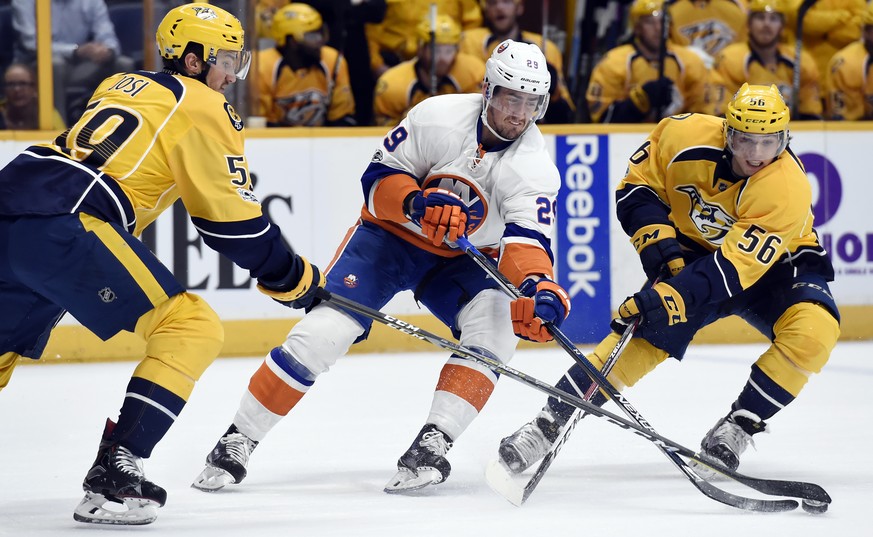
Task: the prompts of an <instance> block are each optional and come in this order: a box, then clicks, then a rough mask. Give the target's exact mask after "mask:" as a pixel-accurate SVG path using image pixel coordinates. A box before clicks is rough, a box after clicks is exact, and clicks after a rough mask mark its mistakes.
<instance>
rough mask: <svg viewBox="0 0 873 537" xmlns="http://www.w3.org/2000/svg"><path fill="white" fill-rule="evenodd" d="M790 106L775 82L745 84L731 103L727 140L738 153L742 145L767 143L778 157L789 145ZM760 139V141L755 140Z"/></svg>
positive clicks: (727, 120)
mask: <svg viewBox="0 0 873 537" xmlns="http://www.w3.org/2000/svg"><path fill="white" fill-rule="evenodd" d="M790 116H791V114H790V112H789V110H788V105H787V104H785V99H783V98H782V94H781V93H779V89H778V88H777V87H776V86H775V85H770V86H754V85H749V84H748V83H745V84H743V86H742V87H741V88H740V90H739V91H738V92H737V93H736V95H734V98H733V99H732V100H731V102H730V103H728V106H727V113H726V114H725V117H726V119H725V143H726V145H727V147H728V149H730V150H731V151H732V152H733V153H734V154H737V153H738V152H740V148H741V147H743V146H745V147H749V146H750V145H760V144H762V143H764V141H765V139H766V140H768V141H767V142H766V143H769V144H770V147H772V153H771V154H770V155H768V157H770V158H776V157H777V156H779V154H780V153H782V151H784V150H785V148H786V147H787V146H788V121H789V119H790ZM753 139H756V140H757V141H754V140H753Z"/></svg>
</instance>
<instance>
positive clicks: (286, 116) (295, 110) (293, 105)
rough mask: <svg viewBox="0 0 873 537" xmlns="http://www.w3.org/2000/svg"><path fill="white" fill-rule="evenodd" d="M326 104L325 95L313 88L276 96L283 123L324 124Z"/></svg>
mask: <svg viewBox="0 0 873 537" xmlns="http://www.w3.org/2000/svg"><path fill="white" fill-rule="evenodd" d="M327 106H328V103H327V96H326V95H325V94H324V93H322V92H320V91H318V90H315V89H308V90H305V91H301V92H299V93H295V94H293V95H288V96H286V97H278V98H276V107H277V108H279V109H281V110H282V112H283V119H282V120H280V123H282V124H283V125H305V126H318V125H324V122H325V120H326V119H327Z"/></svg>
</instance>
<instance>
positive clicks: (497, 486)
mask: <svg viewBox="0 0 873 537" xmlns="http://www.w3.org/2000/svg"><path fill="white" fill-rule="evenodd" d="M513 475H515V474H514V472H512V470H510V469H509V468H507V467H506V465H505V464H504V463H503V461H499V460H492V461H490V462H489V463H488V464H487V465H486V466H485V481H486V482H487V483H488V486H489V487H491V490H493V491H494V492H496V493H497V494H500V495H501V496H503V497H504V498H506V500H507V501H509V503H511V504H512V505H514V506H516V507H521V505H522V504H523V503H524V500H525V498H524V486H522V485H519V483H516V480H515V479H513V477H512V476H513Z"/></svg>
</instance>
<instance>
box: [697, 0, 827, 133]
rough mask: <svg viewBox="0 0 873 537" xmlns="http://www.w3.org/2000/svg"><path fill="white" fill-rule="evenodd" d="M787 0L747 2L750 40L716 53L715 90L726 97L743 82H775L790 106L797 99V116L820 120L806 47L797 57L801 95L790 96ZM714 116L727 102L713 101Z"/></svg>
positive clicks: (811, 62)
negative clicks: (785, 32) (718, 88)
mask: <svg viewBox="0 0 873 537" xmlns="http://www.w3.org/2000/svg"><path fill="white" fill-rule="evenodd" d="M787 1H788V0H751V1H750V2H749V18H748V27H749V40H748V41H747V42H745V43H734V44H733V45H729V46H727V47H725V49H724V50H722V51H721V54H719V55H718V57H717V58H716V61H715V66H714V67H713V70H714V71H716V72H717V73H718V77H717V80H718V82H719V83H720V84H721V86H722V88H723V89H722V90H721V91H716V92H715V93H717V94H720V95H723V96H724V97H725V98H726V99H729V98H730V97H731V96H732V95H733V94H734V93H735V92H736V91H737V90H738V89H740V86H742V85H743V83H745V82H748V83H749V84H762V85H770V84H775V85H776V87H778V88H779V91H780V92H781V93H782V95H783V96H785V99H786V101H788V103H789V105H791V104H792V103H793V102H794V101H795V100H797V101H798V102H797V110H798V112H799V114H798V115H799V117H798V118H796V119H820V118H821V116H822V102H821V91H820V86H819V83H820V82H819V71H818V69H817V68H816V65H815V61H814V60H813V58H812V56H810V55H809V53H808V52H806V51H805V50H804V51H802V52H801V56H800V94H799V95H792V92H793V82H794V63H795V57H794V56H795V48H794V45H793V44H792V45H788V44H785V43H781V42H780V39H781V38H782V30H783V28H785V14H786V13H787V11H788V9H789V7H788V5H787ZM712 104H713V106H712V108H711V109H710V110H709V112H710V113H712V114H715V115H722V114H723V113H724V105H725V104H726V103H724V102H722V103H712Z"/></svg>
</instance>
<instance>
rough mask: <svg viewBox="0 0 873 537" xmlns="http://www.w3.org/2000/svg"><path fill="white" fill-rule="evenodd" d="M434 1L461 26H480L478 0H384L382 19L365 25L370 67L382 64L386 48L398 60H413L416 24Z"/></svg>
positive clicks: (466, 27) (416, 41) (440, 11)
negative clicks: (386, 6)
mask: <svg viewBox="0 0 873 537" xmlns="http://www.w3.org/2000/svg"><path fill="white" fill-rule="evenodd" d="M432 3H435V4H436V7H437V13H439V14H440V15H448V16H449V17H451V18H452V19H454V20H455V22H457V23H458V25H460V26H461V28H463V29H465V30H466V29H469V28H477V27H479V26H482V10H481V9H480V7H479V1H478V0H387V4H388V9H387V11H386V12H385V18H384V19H383V20H382V22H380V23H379V24H366V25H365V30H366V33H367V43H368V45H369V47H370V67H371V68H372V69H378V68H380V67H382V66H383V65H384V63H385V62H384V61H383V59H382V56H381V54H380V51H387V52H389V53H390V54H392V55H394V56H395V57H397V58H399V59H400V60H401V61H403V60H410V59H412V58H413V57H414V56H415V54H416V52H418V33H417V32H418V30H417V29H418V24H419V23H420V22H421V21H422V20H424V18H425V17H427V16H428V15H429V13H430V5H431V4H432Z"/></svg>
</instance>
